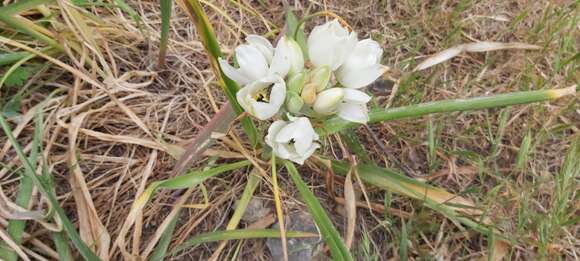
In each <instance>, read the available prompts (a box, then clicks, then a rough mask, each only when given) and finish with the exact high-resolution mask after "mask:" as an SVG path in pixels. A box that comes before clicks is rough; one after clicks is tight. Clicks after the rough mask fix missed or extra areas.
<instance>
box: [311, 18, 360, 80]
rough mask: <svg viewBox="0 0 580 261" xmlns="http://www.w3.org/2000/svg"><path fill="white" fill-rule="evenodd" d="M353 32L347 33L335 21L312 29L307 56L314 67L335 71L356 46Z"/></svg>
mask: <svg viewBox="0 0 580 261" xmlns="http://www.w3.org/2000/svg"><path fill="white" fill-rule="evenodd" d="M356 41H357V37H356V33H355V32H351V33H349V32H348V31H347V30H346V28H344V27H342V25H340V23H339V22H338V21H337V20H336V19H335V20H333V21H330V22H328V23H325V24H323V25H319V26H316V27H314V29H312V32H311V33H310V35H309V36H308V40H307V45H308V55H309V58H310V61H311V62H312V64H314V66H315V67H320V66H324V65H326V66H328V67H329V68H330V69H331V70H333V71H334V70H336V69H337V68H338V67H339V66H340V65H341V64H342V62H343V61H344V59H346V56H347V55H348V54H349V53H350V52H351V51H352V49H353V48H354V46H355V45H356Z"/></svg>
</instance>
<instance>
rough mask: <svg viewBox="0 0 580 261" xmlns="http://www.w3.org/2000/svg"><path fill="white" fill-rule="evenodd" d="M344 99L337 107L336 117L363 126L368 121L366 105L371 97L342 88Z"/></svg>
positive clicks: (357, 91)
mask: <svg viewBox="0 0 580 261" xmlns="http://www.w3.org/2000/svg"><path fill="white" fill-rule="evenodd" d="M343 90H344V98H342V103H341V104H339V105H338V117H340V118H342V119H344V120H347V121H352V122H357V123H361V124H365V123H367V122H368V121H369V110H368V108H367V103H368V102H369V101H370V100H371V96H369V95H368V94H366V93H364V92H361V91H359V90H355V89H349V88H343Z"/></svg>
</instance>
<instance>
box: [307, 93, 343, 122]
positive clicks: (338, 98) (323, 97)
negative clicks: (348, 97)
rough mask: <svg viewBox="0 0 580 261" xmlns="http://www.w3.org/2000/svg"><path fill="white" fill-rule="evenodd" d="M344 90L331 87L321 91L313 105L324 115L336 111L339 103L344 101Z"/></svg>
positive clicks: (316, 110)
mask: <svg viewBox="0 0 580 261" xmlns="http://www.w3.org/2000/svg"><path fill="white" fill-rule="evenodd" d="M343 97H344V90H343V89H342V88H330V89H328V90H324V91H323V92H321V93H319V94H318V96H317V97H316V101H315V102H314V106H313V107H312V108H313V109H314V111H315V112H317V113H320V114H322V115H330V114H333V113H336V111H337V108H338V105H339V104H340V102H342V98H343Z"/></svg>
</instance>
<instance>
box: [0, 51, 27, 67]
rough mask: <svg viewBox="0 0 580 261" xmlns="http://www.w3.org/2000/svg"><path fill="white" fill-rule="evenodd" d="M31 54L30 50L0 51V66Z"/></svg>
mask: <svg viewBox="0 0 580 261" xmlns="http://www.w3.org/2000/svg"><path fill="white" fill-rule="evenodd" d="M29 55H30V53H29V52H13V53H0V66H3V65H7V64H11V63H15V62H17V61H20V60H22V59H24V58H26V57H27V56H29Z"/></svg>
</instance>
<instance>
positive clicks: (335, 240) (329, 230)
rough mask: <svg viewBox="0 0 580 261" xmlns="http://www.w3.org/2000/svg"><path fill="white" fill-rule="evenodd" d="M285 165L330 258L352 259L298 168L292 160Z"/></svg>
mask: <svg viewBox="0 0 580 261" xmlns="http://www.w3.org/2000/svg"><path fill="white" fill-rule="evenodd" d="M285 165H286V169H287V170H288V173H289V175H290V178H292V181H294V184H295V185H296V188H297V189H298V191H299V192H300V196H302V199H303V200H304V203H306V206H308V210H309V211H310V214H311V215H312V218H313V219H314V222H315V223H316V226H318V229H319V230H320V234H322V239H324V242H326V244H327V245H328V247H329V248H330V253H331V255H332V259H333V260H353V259H352V256H351V255H350V253H349V251H348V248H347V247H346V245H345V244H344V242H343V241H342V238H341V237H340V234H339V233H338V231H337V230H336V228H335V227H334V225H333V224H332V221H331V220H330V218H329V217H328V215H327V214H326V212H325V211H324V209H323V208H322V205H320V201H318V199H317V198H316V196H315V195H314V194H313V193H312V191H310V189H308V186H306V183H304V181H303V180H302V178H301V177H300V174H298V170H296V167H295V166H294V164H293V163H292V162H289V161H286V162H285Z"/></svg>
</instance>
